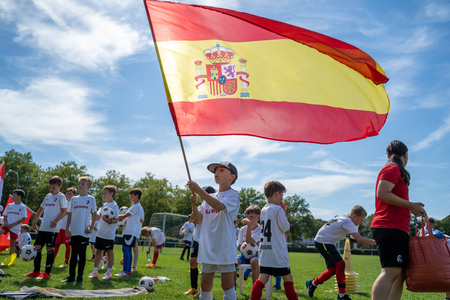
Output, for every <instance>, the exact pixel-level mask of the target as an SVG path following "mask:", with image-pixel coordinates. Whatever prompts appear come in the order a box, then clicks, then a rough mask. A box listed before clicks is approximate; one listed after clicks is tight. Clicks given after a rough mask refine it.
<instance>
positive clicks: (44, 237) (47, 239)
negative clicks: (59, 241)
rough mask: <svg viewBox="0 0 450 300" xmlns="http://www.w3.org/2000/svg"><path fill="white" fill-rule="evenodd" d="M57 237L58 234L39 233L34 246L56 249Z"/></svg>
mask: <svg viewBox="0 0 450 300" xmlns="http://www.w3.org/2000/svg"><path fill="white" fill-rule="evenodd" d="M57 236H58V232H50V231H38V233H37V236H36V240H35V241H34V245H39V246H42V247H43V246H44V245H47V247H50V248H54V247H55V242H56V237H57Z"/></svg>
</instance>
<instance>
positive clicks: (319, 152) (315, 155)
mask: <svg viewBox="0 0 450 300" xmlns="http://www.w3.org/2000/svg"><path fill="white" fill-rule="evenodd" d="M329 154H330V153H329V152H328V151H325V150H317V151H314V152H313V153H311V155H310V156H308V158H321V157H326V156H328V155H329Z"/></svg>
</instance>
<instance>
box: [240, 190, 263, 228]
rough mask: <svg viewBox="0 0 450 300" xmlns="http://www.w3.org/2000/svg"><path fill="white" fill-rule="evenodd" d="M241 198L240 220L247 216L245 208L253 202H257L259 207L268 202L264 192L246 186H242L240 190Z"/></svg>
mask: <svg viewBox="0 0 450 300" xmlns="http://www.w3.org/2000/svg"><path fill="white" fill-rule="evenodd" d="M239 200H240V202H241V203H240V206H239V213H238V220H239V221H241V220H242V219H243V218H245V210H246V209H247V207H249V206H250V205H252V204H256V205H258V206H259V208H261V209H262V208H263V207H264V205H266V202H267V201H266V197H265V196H264V194H263V193H261V192H258V191H257V190H255V189H253V188H244V187H243V188H241V190H240V191H239ZM238 223H240V222H238Z"/></svg>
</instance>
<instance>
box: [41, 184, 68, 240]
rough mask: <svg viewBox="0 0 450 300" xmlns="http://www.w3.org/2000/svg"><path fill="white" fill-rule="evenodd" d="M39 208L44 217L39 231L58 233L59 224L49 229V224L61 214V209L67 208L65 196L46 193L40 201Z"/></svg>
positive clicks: (59, 193)
mask: <svg viewBox="0 0 450 300" xmlns="http://www.w3.org/2000/svg"><path fill="white" fill-rule="evenodd" d="M41 207H42V208H43V209H44V216H43V217H42V223H41V227H40V228H39V231H47V232H56V233H58V232H59V228H60V227H59V226H60V225H61V222H58V224H56V227H54V228H50V222H51V221H53V220H55V219H56V218H57V217H59V215H60V214H61V209H63V208H67V200H66V196H64V194H63V193H61V192H58V193H57V194H56V195H52V194H51V193H48V194H47V196H45V198H44V201H42V204H41Z"/></svg>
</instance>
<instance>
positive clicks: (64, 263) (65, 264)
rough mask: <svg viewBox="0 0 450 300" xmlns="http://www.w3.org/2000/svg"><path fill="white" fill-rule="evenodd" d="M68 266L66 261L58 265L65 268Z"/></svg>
mask: <svg viewBox="0 0 450 300" xmlns="http://www.w3.org/2000/svg"><path fill="white" fill-rule="evenodd" d="M68 266H69V264H68V263H66V262H63V263H62V264H61V265H60V266H59V268H66V267H68Z"/></svg>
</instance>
